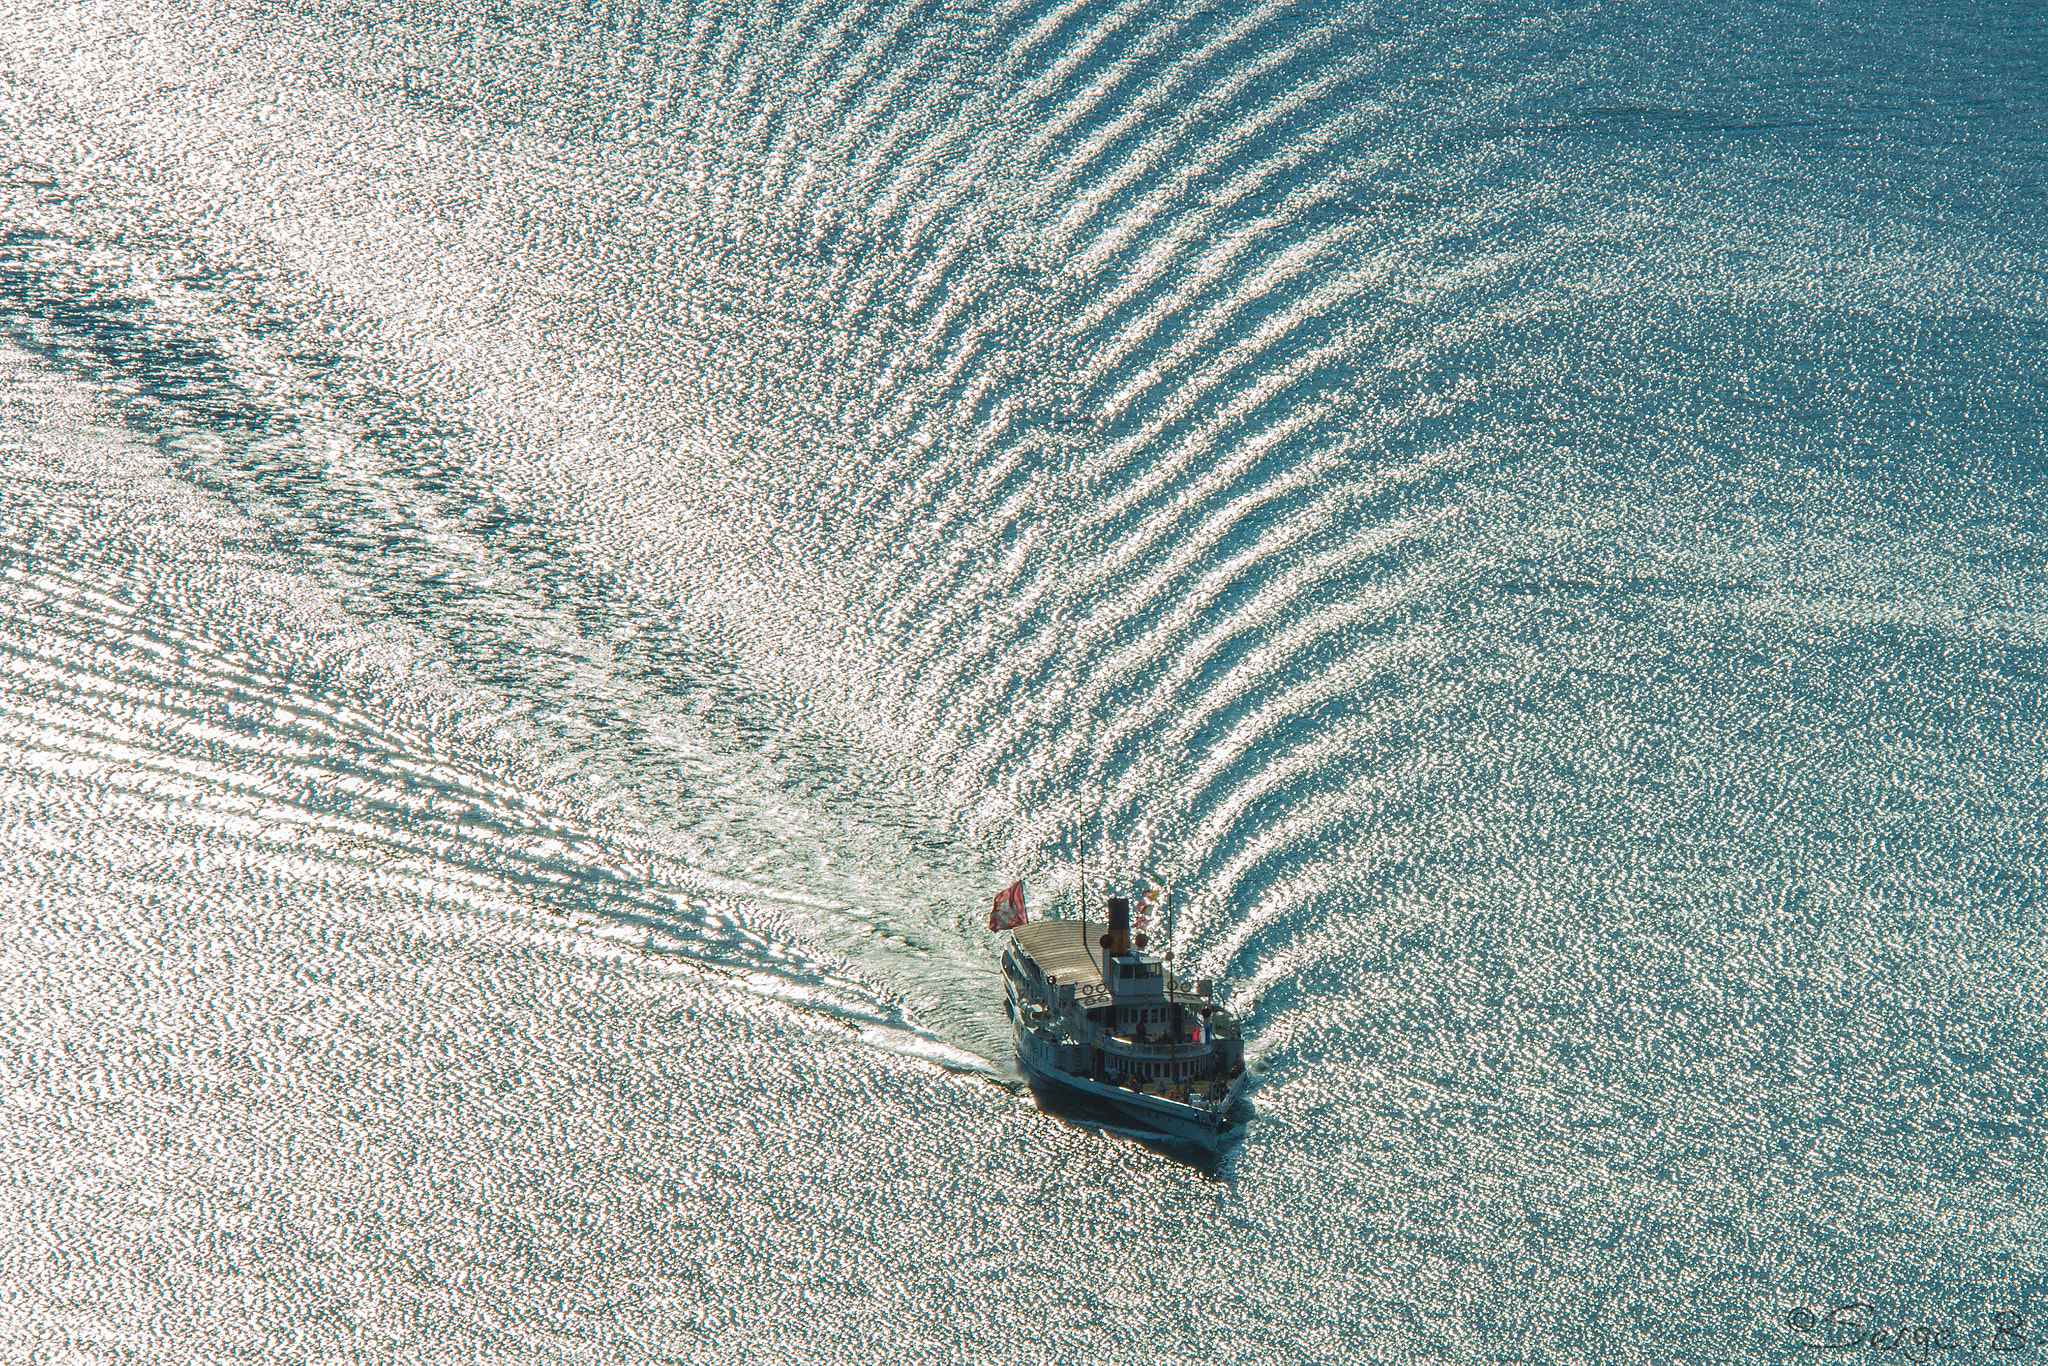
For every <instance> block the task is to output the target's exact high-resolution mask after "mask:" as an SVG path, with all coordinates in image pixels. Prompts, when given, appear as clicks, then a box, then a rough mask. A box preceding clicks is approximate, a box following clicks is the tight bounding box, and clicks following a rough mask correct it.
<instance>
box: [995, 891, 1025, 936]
mask: <svg viewBox="0 0 2048 1366" xmlns="http://www.w3.org/2000/svg"><path fill="white" fill-rule="evenodd" d="M1023 923H1024V884H1023V883H1022V882H1021V881H1019V882H1013V883H1011V884H1010V885H1009V886H1008V887H1007V888H1005V889H1004V890H1002V891H1000V892H997V893H996V904H995V909H993V910H991V911H990V912H989V913H988V928H989V932H990V933H991V934H994V933H999V932H1001V931H1003V930H1014V929H1016V928H1017V927H1018V926H1019V925H1021V924H1023Z"/></svg>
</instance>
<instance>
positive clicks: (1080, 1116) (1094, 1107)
mask: <svg viewBox="0 0 2048 1366" xmlns="http://www.w3.org/2000/svg"><path fill="white" fill-rule="evenodd" d="M1027 1088H1028V1089H1029V1090H1030V1092H1031V1099H1032V1101H1033V1102H1034V1103H1035V1104H1036V1105H1037V1106H1038V1108H1039V1110H1040V1112H1042V1113H1044V1114H1046V1115H1050V1116H1051V1117H1052V1118H1054V1119H1056V1120H1058V1121H1059V1122H1060V1123H1062V1124H1066V1125H1069V1126H1071V1127H1073V1128H1076V1129H1090V1130H1093V1131H1095V1132H1097V1133H1104V1134H1114V1135H1116V1136H1117V1137H1118V1138H1127V1139H1129V1140H1131V1141H1132V1142H1133V1143H1136V1144H1137V1145H1138V1146H1139V1147H1141V1148H1146V1149H1149V1150H1150V1151H1152V1152H1154V1153H1157V1154H1158V1155H1159V1156H1161V1157H1163V1158H1166V1159H1168V1160H1169V1161H1173V1162H1178V1163H1180V1164H1181V1165H1182V1166H1184V1167H1191V1168H1193V1169H1194V1170H1195V1171H1198V1172H1200V1173H1202V1175H1204V1176H1206V1177H1209V1178H1211V1179H1214V1180H1219V1181H1220V1180H1222V1179H1224V1178H1223V1168H1224V1165H1225V1164H1226V1163H1227V1162H1228V1160H1229V1157H1230V1152H1231V1149H1233V1148H1235V1147H1236V1146H1237V1142H1238V1140H1239V1139H1240V1138H1241V1137H1243V1134H1244V1125H1243V1123H1242V1122H1240V1123H1238V1124H1236V1125H1235V1126H1233V1127H1232V1128H1230V1129H1228V1130H1226V1131H1225V1132H1224V1134H1223V1137H1222V1141H1221V1142H1220V1143H1218V1144H1216V1145H1214V1146H1211V1145H1209V1144H1206V1143H1200V1142H1197V1141H1195V1140H1194V1139H1188V1138H1176V1137H1174V1136H1173V1135H1172V1134H1163V1133H1160V1132H1159V1131H1158V1130H1156V1129H1147V1128H1144V1127H1142V1126H1141V1125H1139V1124H1137V1123H1136V1122H1135V1121H1133V1120H1132V1119H1131V1117H1130V1116H1129V1115H1127V1114H1124V1113H1123V1112H1121V1111H1119V1110H1117V1109H1116V1108H1114V1107H1113V1106H1111V1105H1109V1104H1107V1103H1106V1102H1103V1101H1098V1100H1095V1099H1094V1098H1092V1097H1090V1096H1087V1095H1084V1094H1082V1093H1081V1092H1079V1091H1072V1090H1069V1089H1067V1088H1066V1087H1064V1086H1047V1085H1045V1084H1043V1083H1040V1082H1037V1081H1032V1082H1028V1083H1027ZM1242 1108H1243V1107H1242V1102H1240V1110H1242Z"/></svg>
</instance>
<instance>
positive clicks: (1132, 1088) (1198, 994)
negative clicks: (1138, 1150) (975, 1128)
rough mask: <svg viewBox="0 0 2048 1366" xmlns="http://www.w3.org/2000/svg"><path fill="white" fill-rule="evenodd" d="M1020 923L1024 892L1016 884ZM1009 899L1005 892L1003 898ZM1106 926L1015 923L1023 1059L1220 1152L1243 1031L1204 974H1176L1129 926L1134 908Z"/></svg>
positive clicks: (1240, 1081) (1012, 963)
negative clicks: (1189, 978) (1195, 976)
mask: <svg viewBox="0 0 2048 1366" xmlns="http://www.w3.org/2000/svg"><path fill="white" fill-rule="evenodd" d="M1015 897H1016V901H1017V902H1018V903H1020V904H1019V905H1018V912H1019V918H1020V919H1021V911H1022V906H1021V902H1022V888H1021V887H1019V888H1017V889H1015ZM998 901H999V903H1000V901H1001V898H998ZM1108 909H1109V923H1108V924H1106V925H1105V924H1103V923H1101V922H1100V921H1094V920H1088V919H1086V918H1083V919H1080V920H1040V921H1037V922H1036V923H1031V924H1018V925H1016V926H1015V927H1014V928H1012V929H1011V931H1010V942H1009V944H1008V945H1007V946H1005V948H1004V950H1003V979H1004V982H1005V983H1006V985H1007V988H1008V995H1009V1011H1010V1022H1011V1031H1012V1033H1013V1034H1014V1035H1015V1036H1016V1043H1017V1061H1018V1063H1019V1064H1020V1065H1021V1066H1022V1067H1023V1068H1024V1071H1025V1072H1026V1073H1027V1074H1028V1075H1029V1076H1030V1077H1031V1078H1032V1079H1033V1080H1035V1081H1039V1082H1044V1083H1047V1084H1049V1085H1052V1086H1056V1087H1064V1088H1066V1089H1068V1090H1070V1091H1075V1092H1078V1093H1080V1094H1082V1095H1084V1096H1088V1097H1090V1098H1091V1099H1094V1100H1096V1101H1099V1102H1103V1103H1106V1104H1107V1105H1109V1106H1111V1107H1113V1108H1114V1109H1115V1110H1116V1111H1117V1112H1118V1113H1120V1114H1122V1115H1125V1116H1127V1117H1129V1118H1130V1119H1133V1120H1135V1121H1137V1122H1138V1123H1140V1124H1142V1125H1144V1126H1146V1127H1147V1128H1150V1129H1153V1130H1155V1131H1157V1132H1159V1133H1161V1134H1164V1135H1168V1136H1170V1137H1172V1138H1176V1139H1182V1140H1186V1141H1188V1142H1192V1143H1196V1144H1200V1145H1201V1146H1203V1147H1206V1148H1215V1147H1218V1146H1220V1145H1221V1144H1222V1143H1223V1142H1224V1141H1226V1140H1227V1139H1228V1138H1229V1137H1230V1135H1231V1134H1232V1133H1233V1132H1234V1131H1235V1129H1236V1127H1237V1126H1236V1125H1235V1124H1234V1123H1233V1121H1232V1118H1231V1114H1232V1111H1233V1109H1234V1108H1235V1107H1236V1105H1237V1101H1238V1098H1239V1096H1240V1095H1241V1094H1242V1093H1243V1090H1244V1085H1245V1067H1244V1036H1243V1034H1242V1033H1241V1032H1240V1030H1239V1028H1238V1025H1237V1021H1236V1020H1235V1019H1234V1018H1233V1017H1232V1016H1231V1014H1230V1012H1229V1011H1228V1010H1226V1009H1225V1008H1224V1006H1223V1003H1222V1002H1221V1000H1219V999H1218V998H1217V996H1216V993H1215V990H1214V984H1213V983H1211V982H1210V981H1209V980H1208V979H1207V978H1201V979H1198V980H1196V981H1193V982H1189V981H1186V980H1177V979H1175V978H1174V976H1173V975H1172V972H1171V969H1170V967H1169V965H1168V964H1167V962H1166V960H1165V959H1163V958H1161V957H1160V956H1158V955H1157V954H1152V953H1147V952H1146V951H1145V949H1146V942H1145V936H1144V935H1143V934H1138V935H1135V936H1134V935H1133V934H1132V933H1131V903H1130V901H1129V900H1128V899H1127V898H1125V897H1115V896H1113V897H1111V898H1109V908H1108Z"/></svg>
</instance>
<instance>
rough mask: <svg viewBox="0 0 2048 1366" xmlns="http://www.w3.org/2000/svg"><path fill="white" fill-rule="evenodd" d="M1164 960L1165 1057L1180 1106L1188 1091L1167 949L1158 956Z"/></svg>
mask: <svg viewBox="0 0 2048 1366" xmlns="http://www.w3.org/2000/svg"><path fill="white" fill-rule="evenodd" d="M1159 956H1160V957H1161V958H1164V959H1165V960H1166V1056H1167V1057H1168V1059H1170V1065H1171V1066H1172V1068H1173V1084H1174V1086H1175V1087H1176V1088H1177V1089H1178V1090H1179V1092H1180V1101H1181V1104H1183V1105H1185V1104H1187V1100H1188V1089H1187V1087H1185V1086H1182V1085H1181V1080H1180V1002H1178V1001H1176V1000H1174V999H1173V950H1172V948H1170V947H1169V948H1167V949H1166V950H1165V951H1164V952H1163V953H1161V954H1160V955H1159Z"/></svg>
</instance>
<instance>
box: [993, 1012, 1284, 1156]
mask: <svg viewBox="0 0 2048 1366" xmlns="http://www.w3.org/2000/svg"><path fill="white" fill-rule="evenodd" d="M1017 1042H1018V1044H1019V1047H1018V1049H1017V1065H1018V1066H1019V1067H1021V1068H1022V1069H1023V1071H1024V1075H1025V1076H1027V1077H1028V1078H1030V1079H1031V1081H1032V1082H1033V1083H1035V1084H1038V1085H1041V1086H1045V1087H1048V1088H1051V1089H1055V1090H1060V1091H1065V1092H1067V1093H1069V1094H1071V1095H1075V1096H1084V1097H1086V1098H1087V1099H1089V1100H1091V1101H1093V1102H1095V1103H1096V1104H1098V1105H1101V1106H1105V1107H1107V1108H1108V1109H1111V1110H1114V1111H1115V1112H1116V1113H1117V1114H1119V1115H1121V1116H1123V1117H1124V1118H1126V1119H1129V1120H1131V1121H1132V1122H1133V1123H1135V1124H1139V1125H1142V1126H1143V1127H1145V1128H1147V1129H1150V1130H1152V1131H1153V1132H1155V1133H1157V1134H1158V1135H1160V1137H1162V1138H1170V1139H1176V1140H1179V1141H1180V1142H1183V1143H1192V1144H1195V1145H1197V1146H1199V1147H1202V1148H1206V1149H1208V1150H1209V1151H1211V1152H1213V1151H1215V1150H1216V1149H1218V1148H1221V1147H1222V1146H1223V1145H1224V1144H1226V1143H1228V1142H1230V1140H1232V1139H1233V1138H1236V1137H1237V1136H1238V1134H1239V1133H1240V1132H1241V1131H1242V1129H1243V1128H1244V1126H1243V1124H1242V1123H1241V1122H1236V1121H1233V1120H1232V1118H1231V1115H1232V1112H1233V1111H1234V1110H1235V1109H1236V1107H1237V1100H1238V1092H1239V1089H1240V1088H1238V1087H1232V1088H1231V1091H1230V1100H1229V1102H1228V1103H1227V1104H1224V1105H1222V1106H1219V1107H1217V1108H1216V1109H1214V1110H1209V1109H1204V1108H1201V1107H1197V1106H1192V1105H1182V1104H1177V1103H1175V1102H1173V1101H1168V1100H1162V1099H1157V1098H1155V1097H1152V1096H1148V1095H1146V1094H1145V1093H1143V1092H1142V1091H1132V1090H1130V1089H1128V1088H1126V1087H1122V1086H1111V1085H1109V1084H1108V1083H1106V1082H1099V1081H1094V1080H1091V1079H1090V1078H1087V1077H1077V1076H1074V1075H1072V1074H1071V1073H1067V1072H1061V1071H1057V1070H1055V1069H1052V1068H1046V1067H1039V1066H1035V1065H1034V1064H1033V1063H1032V1062H1031V1061H1030V1057H1029V1054H1030V1049H1029V1048H1028V1047H1025V1046H1023V1043H1024V1041H1023V1040H1022V1039H1019V1040H1017Z"/></svg>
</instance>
